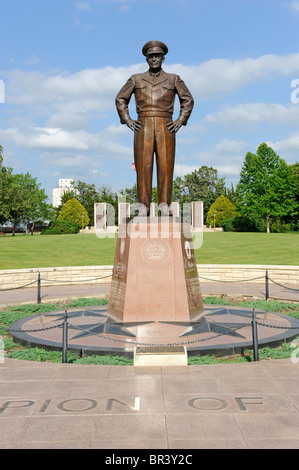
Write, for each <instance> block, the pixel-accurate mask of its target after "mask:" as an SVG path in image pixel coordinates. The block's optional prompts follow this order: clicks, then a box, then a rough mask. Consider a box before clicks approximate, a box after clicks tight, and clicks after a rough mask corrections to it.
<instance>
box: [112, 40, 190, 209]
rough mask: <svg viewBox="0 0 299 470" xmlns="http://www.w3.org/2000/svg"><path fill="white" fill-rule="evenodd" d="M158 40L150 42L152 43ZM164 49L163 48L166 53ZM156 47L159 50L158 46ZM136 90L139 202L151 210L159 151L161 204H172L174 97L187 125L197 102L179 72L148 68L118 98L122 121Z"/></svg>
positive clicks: (128, 83) (183, 123)
mask: <svg viewBox="0 0 299 470" xmlns="http://www.w3.org/2000/svg"><path fill="white" fill-rule="evenodd" d="M157 42H158V41H151V44H152V43H157ZM159 44H163V43H159ZM163 46H165V45H163ZM165 48H166V46H165ZM165 48H164V50H163V49H162V51H163V53H165ZM154 49H155V51H157V48H154ZM154 49H153V48H149V47H148V48H147V47H146V45H145V46H144V48H143V53H144V55H147V53H149V51H152V50H154ZM166 49H167V48H166ZM133 93H134V95H135V103H136V112H137V115H138V121H140V122H141V124H142V127H141V129H140V130H138V131H137V132H136V133H135V136H134V160H135V168H136V172H137V193H138V202H140V203H142V204H144V205H145V207H146V208H147V211H149V207H150V202H151V195H152V173H153V162H154V154H156V164H157V183H158V200H159V204H161V203H166V204H167V205H170V204H171V194H172V179H173V169H174V159H175V133H174V132H171V131H170V130H168V128H167V123H169V122H171V121H172V114H173V108H174V101H175V96H176V94H177V95H178V97H179V101H180V113H179V117H178V120H179V121H180V122H181V123H182V125H186V124H187V121H188V119H189V117H190V114H191V112H192V109H193V105H194V101H193V98H192V95H191V93H190V91H189V90H188V88H187V87H186V85H185V83H184V82H183V80H181V78H180V77H179V76H178V75H175V74H169V73H166V72H164V70H162V69H161V71H160V72H159V73H158V74H152V73H151V72H150V71H147V72H145V73H141V74H136V75H132V76H131V77H130V78H129V80H128V81H127V83H126V84H125V85H124V86H123V87H122V89H121V90H120V92H119V93H118V95H117V97H116V107H117V111H118V114H119V117H120V121H121V123H122V124H125V123H126V122H127V121H128V119H130V115H129V111H128V105H129V102H130V99H131V96H132V94H133Z"/></svg>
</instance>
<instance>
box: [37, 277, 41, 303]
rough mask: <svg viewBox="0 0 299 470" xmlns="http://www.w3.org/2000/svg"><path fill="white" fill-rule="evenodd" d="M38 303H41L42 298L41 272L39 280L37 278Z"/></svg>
mask: <svg viewBox="0 0 299 470" xmlns="http://www.w3.org/2000/svg"><path fill="white" fill-rule="evenodd" d="M37 303H38V304H40V303H41V296H40V272H38V278H37Z"/></svg>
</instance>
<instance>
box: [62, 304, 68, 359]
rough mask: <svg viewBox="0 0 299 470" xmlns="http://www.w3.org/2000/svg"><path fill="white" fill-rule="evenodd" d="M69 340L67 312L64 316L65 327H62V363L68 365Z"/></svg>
mask: <svg viewBox="0 0 299 470" xmlns="http://www.w3.org/2000/svg"><path fill="white" fill-rule="evenodd" d="M67 340H68V324H67V310H66V311H65V314H64V320H63V327H62V363H63V364H67Z"/></svg>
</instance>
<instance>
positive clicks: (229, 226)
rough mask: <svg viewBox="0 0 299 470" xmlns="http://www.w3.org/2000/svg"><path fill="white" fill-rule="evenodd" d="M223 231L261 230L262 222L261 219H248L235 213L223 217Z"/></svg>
mask: <svg viewBox="0 0 299 470" xmlns="http://www.w3.org/2000/svg"><path fill="white" fill-rule="evenodd" d="M222 227H223V230H224V231H225V232H262V231H263V223H262V221H261V220H259V219H258V220H255V221H253V220H250V219H247V218H246V217H242V216H241V215H236V216H234V217H230V218H228V219H225V220H224V221H223V224H222Z"/></svg>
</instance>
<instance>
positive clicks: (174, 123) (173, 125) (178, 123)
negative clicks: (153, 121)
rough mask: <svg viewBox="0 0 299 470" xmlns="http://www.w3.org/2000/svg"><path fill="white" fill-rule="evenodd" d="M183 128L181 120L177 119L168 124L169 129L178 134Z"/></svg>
mask: <svg viewBox="0 0 299 470" xmlns="http://www.w3.org/2000/svg"><path fill="white" fill-rule="evenodd" d="M181 127H182V123H181V121H180V120H179V119H177V120H176V121H171V122H168V123H167V129H168V130H169V131H170V132H175V133H176V132H177V131H178V130H179V129H180V128H181Z"/></svg>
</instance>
